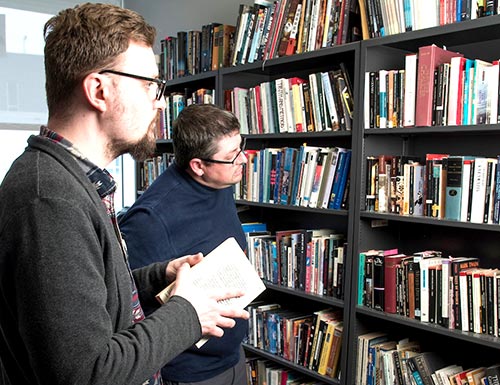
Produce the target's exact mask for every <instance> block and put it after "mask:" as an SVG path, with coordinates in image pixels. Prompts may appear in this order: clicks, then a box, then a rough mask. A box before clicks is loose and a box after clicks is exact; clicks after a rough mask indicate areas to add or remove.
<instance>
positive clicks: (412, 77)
mask: <svg viewBox="0 0 500 385" xmlns="http://www.w3.org/2000/svg"><path fill="white" fill-rule="evenodd" d="M417 58H418V55H417V54H416V53H409V54H406V55H405V80H404V90H405V91H404V111H403V126H404V127H412V126H414V125H415V103H416V88H417Z"/></svg>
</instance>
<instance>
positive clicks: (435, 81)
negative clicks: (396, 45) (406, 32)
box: [364, 45, 499, 128]
mask: <svg viewBox="0 0 500 385" xmlns="http://www.w3.org/2000/svg"><path fill="white" fill-rule="evenodd" d="M364 95H365V98H364V126H365V128H394V127H411V126H455V125H470V124H496V123H497V122H498V121H499V120H498V119H499V117H498V111H499V110H498V104H499V98H498V95H499V63H498V61H493V62H488V61H484V60H481V59H468V58H465V57H464V56H463V55H462V54H461V53H458V52H453V51H448V50H446V49H443V48H440V47H438V46H436V45H429V46H423V47H420V48H419V50H418V53H409V54H407V55H406V57H405V66H404V68H403V69H381V70H378V71H370V72H366V73H365V89H364Z"/></svg>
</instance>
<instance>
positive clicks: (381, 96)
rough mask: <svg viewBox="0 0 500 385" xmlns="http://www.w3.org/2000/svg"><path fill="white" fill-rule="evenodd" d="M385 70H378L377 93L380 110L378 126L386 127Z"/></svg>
mask: <svg viewBox="0 0 500 385" xmlns="http://www.w3.org/2000/svg"><path fill="white" fill-rule="evenodd" d="M387 73H388V71H387V70H380V71H379V72H378V78H379V87H378V90H379V91H378V94H379V106H378V108H379V111H380V114H379V115H380V122H379V123H380V124H379V127H380V128H387V84H386V80H387Z"/></svg>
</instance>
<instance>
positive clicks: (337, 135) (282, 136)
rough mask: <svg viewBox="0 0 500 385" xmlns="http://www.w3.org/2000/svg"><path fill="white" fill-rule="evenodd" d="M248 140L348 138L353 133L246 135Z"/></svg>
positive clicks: (321, 132)
mask: <svg viewBox="0 0 500 385" xmlns="http://www.w3.org/2000/svg"><path fill="white" fill-rule="evenodd" d="M245 136H246V138H247V140H256V139H258V140H260V139H277V140H280V139H296V138H303V139H308V138H346V137H347V138H348V137H351V136H352V132H351V131H318V132H283V133H281V134H249V135H245Z"/></svg>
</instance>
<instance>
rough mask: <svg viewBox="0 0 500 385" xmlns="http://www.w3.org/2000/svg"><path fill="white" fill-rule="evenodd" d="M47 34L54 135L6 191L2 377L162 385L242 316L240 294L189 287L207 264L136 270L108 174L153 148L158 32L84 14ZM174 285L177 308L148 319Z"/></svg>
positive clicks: (78, 10)
mask: <svg viewBox="0 0 500 385" xmlns="http://www.w3.org/2000/svg"><path fill="white" fill-rule="evenodd" d="M44 36H45V42H46V45H45V72H46V91H47V103H48V110H49V119H48V123H47V125H46V126H44V127H42V129H41V131H40V134H39V135H38V136H32V137H30V138H29V140H28V147H27V148H26V150H25V152H24V153H23V154H22V155H21V156H20V157H19V158H18V159H17V160H16V161H15V162H14V163H13V164H12V166H11V168H10V171H9V172H8V174H7V175H6V177H5V179H4V181H3V183H2V185H1V186H0V244H1V247H0V308H1V309H2V311H1V312H0V360H1V362H2V367H3V369H4V372H5V373H3V374H2V375H1V376H0V377H2V378H5V377H6V378H7V379H8V382H9V383H11V384H12V385H14V384H16V385H19V384H51V385H57V384H94V385H95V384H103V385H109V384H134V385H137V384H161V383H162V379H161V376H160V375H159V370H160V368H161V367H163V366H164V365H165V364H166V363H167V362H168V361H170V360H171V359H173V358H174V357H175V356H176V355H178V354H179V353H181V352H182V351H184V350H185V349H187V348H188V347H189V346H191V345H192V344H193V343H195V342H196V341H198V340H199V339H200V337H201V336H202V335H206V336H213V337H221V336H223V334H224V332H225V331H226V330H230V328H232V327H233V326H234V325H235V320H234V319H233V318H235V317H236V318H239V317H243V318H248V313H247V312H245V311H243V310H238V309H235V308H232V307H230V306H223V305H221V304H219V301H220V300H221V299H225V298H231V297H234V296H238V295H241V294H242V293H241V292H237V291H234V290H227V291H223V292H210V291H209V292H206V291H205V292H202V291H200V290H196V289H195V288H194V286H193V282H192V278H191V274H190V265H193V264H196V263H198V262H199V261H200V260H201V259H202V256H201V255H200V254H195V255H187V256H180V258H179V259H176V260H173V261H170V262H162V263H156V264H153V265H150V266H147V267H144V268H142V269H138V270H134V271H132V270H131V269H130V267H129V264H128V257H127V254H126V247H125V246H124V243H123V240H122V238H121V235H120V230H119V228H118V225H117V221H116V215H115V211H114V207H113V193H114V191H115V182H114V180H113V179H112V177H111V176H110V175H109V173H107V172H106V170H105V169H104V167H105V166H106V165H107V164H109V163H110V162H111V161H112V160H113V159H114V158H116V157H117V156H119V155H121V154H124V153H127V152H130V153H131V154H133V155H134V156H135V157H136V158H137V159H140V158H141V157H142V156H144V155H148V154H150V153H151V151H152V149H153V148H154V136H153V132H152V131H153V127H154V125H155V120H156V117H157V116H158V112H159V111H161V110H163V109H164V108H165V101H164V99H163V93H164V89H165V81H164V80H161V79H158V69H157V66H156V62H155V56H154V53H153V50H152V46H153V43H154V40H155V30H154V28H152V27H151V26H150V25H148V24H147V23H146V22H145V21H144V19H143V18H142V17H141V16H140V15H138V14H137V13H135V12H133V11H130V10H127V9H123V8H120V7H117V6H113V5H107V4H95V3H94V4H91V3H86V4H82V5H79V6H76V7H75V8H71V9H66V10H63V11H61V12H60V13H59V14H58V15H56V16H54V17H53V18H51V19H50V20H49V21H48V22H47V23H46V25H45V29H44ZM174 279H175V280H176V286H175V287H176V288H175V291H174V293H173V294H174V296H173V297H171V299H170V300H169V301H167V302H166V303H165V304H164V305H162V306H158V307H157V308H156V311H155V312H154V313H152V314H150V315H148V316H147V317H145V315H144V312H143V309H142V306H151V304H152V303H154V302H155V298H154V297H155V294H157V293H158V292H159V291H161V290H162V289H163V288H164V287H165V286H167V285H168V284H169V283H170V282H172V281H173V280H174ZM212 339H213V340H216V339H217V338H212Z"/></svg>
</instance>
